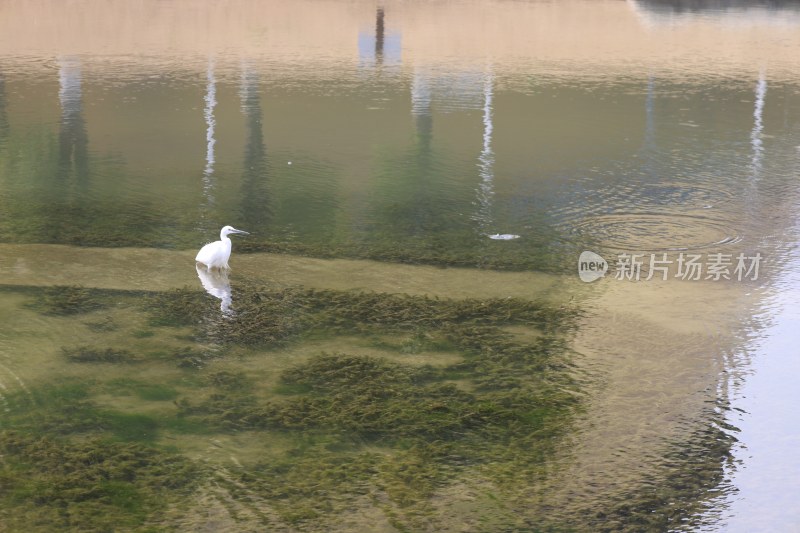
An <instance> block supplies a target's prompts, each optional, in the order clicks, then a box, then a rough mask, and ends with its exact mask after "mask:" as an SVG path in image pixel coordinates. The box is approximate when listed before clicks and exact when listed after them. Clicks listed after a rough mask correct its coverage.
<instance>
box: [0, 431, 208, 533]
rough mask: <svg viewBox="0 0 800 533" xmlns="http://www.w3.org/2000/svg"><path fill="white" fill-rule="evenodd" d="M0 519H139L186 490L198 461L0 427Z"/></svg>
mask: <svg viewBox="0 0 800 533" xmlns="http://www.w3.org/2000/svg"><path fill="white" fill-rule="evenodd" d="M0 454H2V456H3V461H2V462H0V480H2V484H0V487H2V488H0V502H2V505H0V522H1V523H3V524H4V525H5V526H6V527H8V528H9V530H11V531H31V530H49V531H55V530H61V531H64V530H76V531H111V530H117V529H119V528H133V527H141V526H143V525H144V524H145V522H146V521H148V520H152V519H153V517H154V516H155V515H156V514H157V513H159V512H161V511H163V510H164V509H165V508H166V505H167V504H168V503H169V502H172V501H176V500H178V499H181V498H185V497H187V496H188V494H189V493H190V491H192V490H193V489H194V486H195V483H196V482H197V480H198V478H199V475H200V472H201V469H200V468H198V467H197V466H196V465H194V464H193V463H192V462H190V461H187V460H185V459H183V458H182V457H180V456H179V455H177V454H174V453H167V452H164V451H160V450H156V449H154V448H150V447H146V446H143V445H140V444H130V443H119V442H108V441H102V440H96V439H93V440H88V441H83V442H67V441H62V440H57V439H53V438H50V437H44V436H34V435H29V434H25V433H21V432H17V431H2V432H0Z"/></svg>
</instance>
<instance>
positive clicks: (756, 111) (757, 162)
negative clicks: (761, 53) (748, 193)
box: [750, 71, 767, 179]
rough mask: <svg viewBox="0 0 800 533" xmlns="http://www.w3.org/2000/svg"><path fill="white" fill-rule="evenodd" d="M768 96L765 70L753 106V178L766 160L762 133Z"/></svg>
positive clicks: (751, 163)
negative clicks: (765, 103) (765, 101)
mask: <svg viewBox="0 0 800 533" xmlns="http://www.w3.org/2000/svg"><path fill="white" fill-rule="evenodd" d="M766 96H767V79H766V77H765V75H764V71H761V73H760V74H759V76H758V83H757V84H756V102H755V107H754V108H753V131H751V132H750V145H751V146H752V147H753V157H752V159H751V162H750V166H751V168H752V169H753V178H754V179H755V178H758V175H759V174H760V173H761V165H762V163H763V160H764V141H763V140H762V138H761V135H762V133H763V131H764V100H765V98H766Z"/></svg>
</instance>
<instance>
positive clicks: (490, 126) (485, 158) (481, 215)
mask: <svg viewBox="0 0 800 533" xmlns="http://www.w3.org/2000/svg"><path fill="white" fill-rule="evenodd" d="M493 97H494V75H493V73H492V71H491V70H490V71H489V73H488V74H487V75H486V78H485V80H484V83H483V145H482V148H481V153H480V155H479V156H478V173H479V175H480V178H481V181H480V184H479V185H478V188H477V189H476V196H477V206H478V211H477V213H476V214H475V215H474V216H473V219H474V220H475V221H476V222H477V223H478V227H479V230H480V233H481V234H482V235H489V234H490V231H489V230H490V229H491V226H492V225H493V217H492V200H493V198H494V151H493V150H492V133H493V131H494V121H493V114H492V111H493V108H492V104H493Z"/></svg>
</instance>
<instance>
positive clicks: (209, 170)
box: [203, 58, 217, 206]
mask: <svg viewBox="0 0 800 533" xmlns="http://www.w3.org/2000/svg"><path fill="white" fill-rule="evenodd" d="M214 66H215V65H214V59H213V58H209V59H208V68H207V70H206V95H205V97H204V100H205V107H204V108H203V116H204V117H205V121H206V166H205V169H204V170H203V195H204V196H205V198H206V205H207V206H212V205H213V204H214V163H215V155H214V146H215V145H216V144H217V140H216V138H215V137H214V134H215V131H214V130H215V128H216V125H217V120H216V118H215V117H214V108H215V107H216V106H217V79H216V77H215V75H214Z"/></svg>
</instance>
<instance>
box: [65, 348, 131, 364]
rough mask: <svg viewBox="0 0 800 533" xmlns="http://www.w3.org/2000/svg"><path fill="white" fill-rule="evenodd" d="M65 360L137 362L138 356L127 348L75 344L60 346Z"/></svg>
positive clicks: (74, 361)
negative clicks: (73, 345)
mask: <svg viewBox="0 0 800 533" xmlns="http://www.w3.org/2000/svg"><path fill="white" fill-rule="evenodd" d="M61 352H62V353H63V354H64V357H66V358H67V360H69V361H71V362H73V363H138V362H140V361H141V359H140V358H139V357H137V356H136V355H134V354H133V353H132V352H130V351H129V350H118V349H115V348H105V349H100V348H93V347H91V346H77V347H74V348H66V347H64V348H61Z"/></svg>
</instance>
